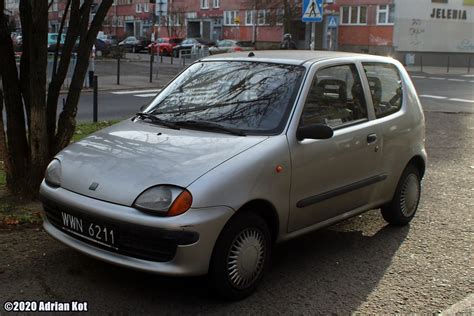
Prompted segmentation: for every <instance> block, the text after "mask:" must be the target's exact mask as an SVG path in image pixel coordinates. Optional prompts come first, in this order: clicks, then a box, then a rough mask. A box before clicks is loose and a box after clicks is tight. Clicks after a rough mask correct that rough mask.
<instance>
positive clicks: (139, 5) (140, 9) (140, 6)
mask: <svg viewBox="0 0 474 316" xmlns="http://www.w3.org/2000/svg"><path fill="white" fill-rule="evenodd" d="M135 12H137V13H140V12H142V4H141V3H137V4H135Z"/></svg>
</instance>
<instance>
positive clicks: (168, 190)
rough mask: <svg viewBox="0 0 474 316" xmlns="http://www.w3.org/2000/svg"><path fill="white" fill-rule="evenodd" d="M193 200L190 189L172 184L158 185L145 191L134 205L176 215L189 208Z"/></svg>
mask: <svg viewBox="0 0 474 316" xmlns="http://www.w3.org/2000/svg"><path fill="white" fill-rule="evenodd" d="M192 202H193V197H192V196H191V193H189V191H188V190H186V189H183V188H180V187H175V186H171V185H158V186H155V187H151V188H149V189H146V190H145V191H143V193H141V194H140V195H139V196H138V198H137V199H136V200H135V203H133V206H134V207H136V208H138V209H140V210H143V211H145V212H150V213H155V214H157V215H164V216H176V215H179V214H183V213H184V212H186V211H187V210H189V208H190V207H191V204H192Z"/></svg>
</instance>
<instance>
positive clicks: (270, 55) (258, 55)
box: [204, 50, 380, 65]
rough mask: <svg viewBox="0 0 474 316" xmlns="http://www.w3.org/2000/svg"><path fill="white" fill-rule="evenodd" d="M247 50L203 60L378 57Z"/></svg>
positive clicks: (297, 62)
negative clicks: (251, 54) (251, 52)
mask: <svg viewBox="0 0 474 316" xmlns="http://www.w3.org/2000/svg"><path fill="white" fill-rule="evenodd" d="M249 53H250V52H249V51H245V52H234V53H228V54H218V55H212V56H209V57H206V58H204V60H246V61H250V60H255V61H260V62H278V63H286V64H294V65H301V64H304V63H306V62H317V61H321V60H325V59H333V58H344V57H345V58H347V57H352V58H354V57H366V58H380V56H374V55H368V54H357V53H347V52H334V51H318V50H315V51H312V50H257V51H253V54H254V56H252V57H249Z"/></svg>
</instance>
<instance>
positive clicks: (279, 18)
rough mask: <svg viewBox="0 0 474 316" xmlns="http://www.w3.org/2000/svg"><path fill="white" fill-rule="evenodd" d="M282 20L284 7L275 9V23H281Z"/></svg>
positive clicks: (283, 18)
mask: <svg viewBox="0 0 474 316" xmlns="http://www.w3.org/2000/svg"><path fill="white" fill-rule="evenodd" d="M284 20H285V10H284V9H277V11H276V25H283V21H284Z"/></svg>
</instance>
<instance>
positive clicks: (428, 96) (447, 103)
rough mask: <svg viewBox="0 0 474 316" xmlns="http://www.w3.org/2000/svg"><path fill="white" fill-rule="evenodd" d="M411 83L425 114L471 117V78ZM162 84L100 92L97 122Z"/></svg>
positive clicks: (87, 116) (85, 114) (124, 111)
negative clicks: (460, 113) (446, 113)
mask: <svg viewBox="0 0 474 316" xmlns="http://www.w3.org/2000/svg"><path fill="white" fill-rule="evenodd" d="M412 79H413V81H414V83H415V86H416V88H417V91H418V94H419V95H420V100H421V102H422V105H423V108H424V109H425V111H439V112H450V113H459V112H465V113H474V76H465V75H464V76H463V75H444V76H440V75H436V76H434V75H426V74H418V73H414V74H413V75H412ZM165 84H166V82H165V81H164V80H161V81H158V82H157V83H156V88H147V89H146V90H139V89H132V90H120V91H100V92H99V119H100V120H108V119H121V118H126V117H128V116H131V115H133V114H134V113H135V112H136V111H138V109H139V108H140V106H142V105H143V104H146V103H148V102H150V100H151V99H152V98H153V96H154V95H155V94H156V93H157V92H158V91H159V90H158V89H159V88H160V87H162V86H163V85H165ZM91 119H92V93H83V95H82V96H81V100H80V104H79V111H78V120H79V121H89V120H91Z"/></svg>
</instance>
